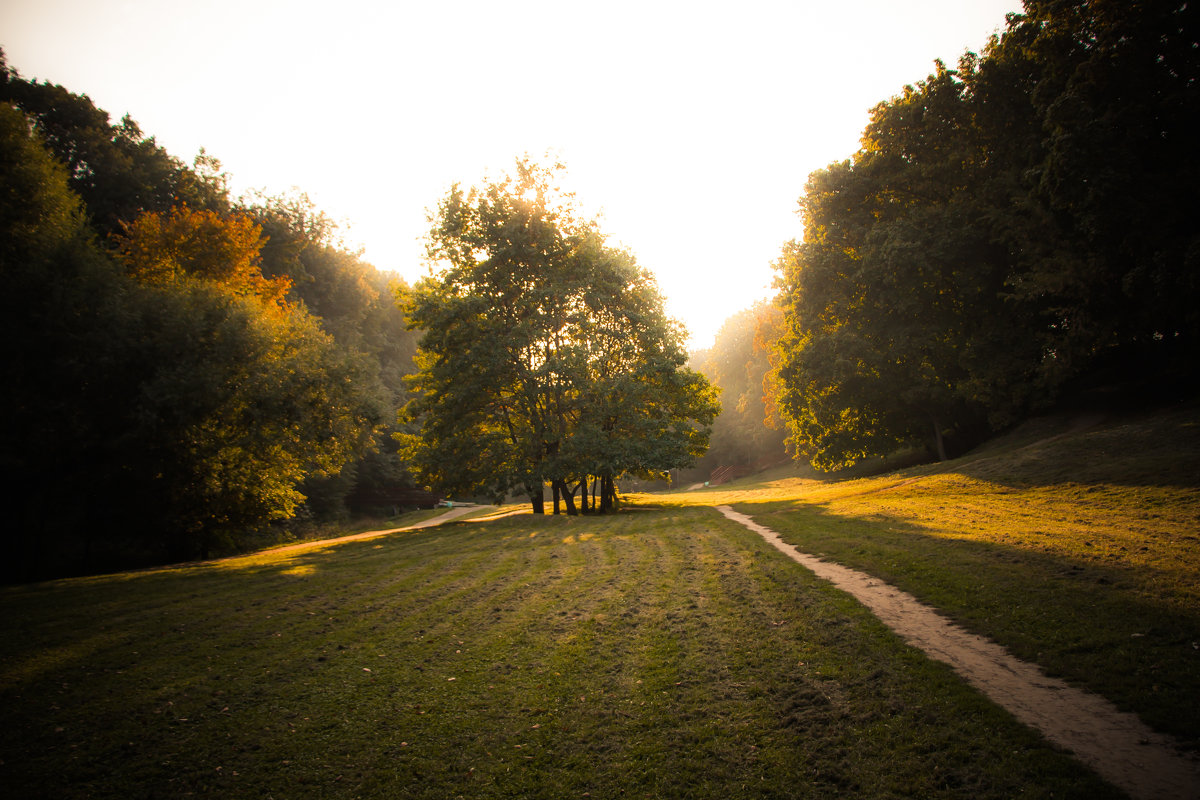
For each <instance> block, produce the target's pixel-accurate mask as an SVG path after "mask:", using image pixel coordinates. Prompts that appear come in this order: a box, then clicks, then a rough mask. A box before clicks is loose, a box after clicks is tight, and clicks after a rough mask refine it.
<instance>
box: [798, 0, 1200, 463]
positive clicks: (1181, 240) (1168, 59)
mask: <svg viewBox="0 0 1200 800" xmlns="http://www.w3.org/2000/svg"><path fill="white" fill-rule="evenodd" d="M1193 13H1194V12H1190V11H1188V10H1187V8H1186V5H1181V6H1178V7H1176V8H1174V9H1169V8H1168V7H1167V5H1162V4H1160V5H1159V6H1157V7H1156V10H1155V12H1153V13H1149V12H1147V13H1143V9H1141V8H1140V6H1138V5H1137V4H1133V5H1130V4H1118V3H1077V2H1047V3H1030V4H1029V5H1028V15H1027V16H1014V17H1012V18H1010V22H1009V29H1008V31H1007V32H1006V34H1005V35H1004V36H1003V37H1000V38H997V39H995V40H993V42H992V43H991V44H990V45H989V47H988V48H987V49H986V50H985V52H984V54H983V56H982V57H977V56H975V55H974V54H970V53H968V54H967V55H965V56H964V57H963V58H962V59H961V60H960V63H959V65H958V69H957V70H951V69H947V68H946V67H945V66H944V65H942V64H940V63H939V64H938V68H937V72H936V73H935V74H933V75H930V76H929V77H928V79H927V80H925V81H922V82H920V83H919V84H917V85H916V86H915V87H913V86H908V87H905V89H904V92H903V94H901V95H900V96H898V97H895V98H892V99H891V100H890V101H888V102H885V103H881V104H879V105H878V106H877V107H876V108H875V109H874V110H873V111H872V115H871V122H870V123H869V125H868V126H867V128H866V130H865V131H864V134H863V139H862V147H861V149H860V150H859V151H858V152H857V153H856V154H855V155H854V157H853V158H852V159H849V160H847V161H845V162H842V163H838V164H833V165H830V167H829V168H828V169H826V170H823V171H819V172H817V173H814V174H813V175H812V176H811V177H810V180H809V183H808V185H807V187H806V194H805V196H804V198H803V199H802V201H801V210H802V214H803V217H804V223H805V236H804V240H803V241H802V242H793V243H790V244H788V245H787V246H786V247H785V250H784V253H783V256H782V258H781V259H780V262H779V269H780V271H781V272H782V285H783V300H784V304H785V308H786V310H787V330H786V333H785V335H784V337H783V338H782V339H781V344H780V350H779V360H778V366H777V372H776V374H777V377H778V380H779V383H780V386H781V387H782V391H781V396H780V406H781V411H782V413H783V414H784V415H785V416H786V417H787V419H788V421H789V426H790V429H791V437H792V438H791V441H792V443H793V445H794V446H795V447H796V448H797V449H798V450H799V451H802V452H804V453H805V454H806V455H807V456H808V457H809V458H810V459H811V460H812V462H813V464H814V465H816V466H818V467H820V468H823V469H831V468H837V467H841V466H845V465H849V464H852V463H854V462H856V461H858V460H860V459H862V458H864V457H867V456H871V455H882V454H886V453H888V452H891V451H893V450H895V449H896V448H898V447H902V446H905V445H911V444H914V443H919V442H921V441H926V442H928V443H929V449H930V451H931V452H935V453H936V454H937V455H938V456H939V457H941V458H945V457H946V455H947V444H946V439H947V437H948V436H950V437H954V438H957V439H960V440H962V441H965V442H970V441H976V440H977V439H978V436H979V435H980V433H981V432H983V431H986V430H987V429H988V428H989V427H990V428H993V429H994V428H997V427H1000V426H1003V425H1006V424H1009V423H1011V422H1012V421H1014V420H1016V419H1019V418H1020V417H1021V416H1022V415H1024V414H1025V413H1027V412H1028V411H1029V410H1030V409H1031V408H1036V407H1039V406H1040V405H1042V404H1045V403H1047V402H1049V401H1050V400H1051V399H1053V397H1054V396H1055V394H1056V393H1057V392H1058V391H1059V389H1060V388H1061V387H1062V386H1063V384H1064V382H1066V381H1067V380H1069V379H1071V378H1072V377H1074V376H1077V375H1079V374H1081V373H1083V372H1085V371H1086V370H1089V369H1092V368H1095V367H1096V366H1097V365H1098V364H1101V363H1103V361H1104V360H1105V359H1108V358H1111V357H1112V355H1113V354H1114V353H1117V354H1125V355H1124V356H1123V357H1125V358H1126V359H1133V360H1136V361H1138V362H1140V364H1141V368H1142V369H1143V370H1144V371H1147V372H1148V371H1149V370H1150V369H1153V367H1151V366H1150V365H1151V364H1155V363H1161V362H1163V361H1168V362H1169V361H1174V362H1175V363H1176V364H1187V363H1189V358H1188V354H1190V353H1193V352H1194V350H1195V347H1196V341H1195V331H1196V330H1198V329H1200V328H1197V325H1196V322H1197V320H1196V317H1195V313H1196V312H1195V309H1196V307H1197V300H1198V299H1200V297H1198V292H1197V289H1198V288H1200V285H1198V284H1197V283H1196V279H1195V275H1196V274H1197V272H1196V269H1194V266H1193V264H1192V262H1193V261H1194V256H1195V253H1196V252H1200V245H1198V244H1197V243H1198V241H1200V240H1198V239H1197V238H1196V236H1197V234H1196V233H1195V230H1194V226H1193V225H1192V224H1191V221H1190V219H1188V214H1187V212H1186V211H1183V210H1182V209H1187V208H1190V207H1192V206H1194V205H1196V202H1197V201H1200V198H1198V197H1197V195H1196V193H1197V191H1198V190H1197V181H1196V174H1195V172H1196V157H1195V154H1194V148H1192V147H1191V146H1190V144H1184V142H1190V138H1191V135H1190V131H1191V130H1192V128H1193V127H1194V121H1195V114H1196V109H1197V107H1200V103H1197V99H1198V98H1196V96H1195V92H1196V91H1198V88H1197V84H1196V82H1195V81H1194V80H1192V79H1190V77H1189V76H1192V75H1194V73H1195V67H1196V59H1197V56H1196V53H1195V48H1194V47H1192V44H1191V38H1189V36H1190V34H1188V33H1185V31H1186V30H1187V25H1186V20H1185V19H1184V17H1187V16H1189V15H1191V14H1193ZM1134 87H1137V88H1136V89H1135V88H1134ZM1188 198H1191V200H1190V201H1189V200H1188ZM1192 363H1194V360H1192ZM1193 372H1194V370H1193Z"/></svg>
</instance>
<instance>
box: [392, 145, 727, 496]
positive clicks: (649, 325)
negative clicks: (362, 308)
mask: <svg viewBox="0 0 1200 800" xmlns="http://www.w3.org/2000/svg"><path fill="white" fill-rule="evenodd" d="M561 175H562V170H561V168H560V167H547V166H543V165H539V164H536V163H533V162H530V161H529V160H527V159H526V160H522V161H519V162H518V163H517V165H516V169H515V172H514V173H513V174H511V175H508V176H505V177H503V178H501V179H499V180H496V181H492V182H488V183H486V184H485V185H483V186H481V187H478V188H474V189H471V190H469V191H464V190H463V189H461V188H460V187H457V186H456V187H455V188H454V189H452V190H451V191H450V192H449V194H448V195H447V196H446V197H445V198H444V199H443V200H442V202H441V204H440V205H439V207H438V210H437V213H436V215H435V218H434V220H433V227H432V230H431V231H430V234H429V239H428V247H429V255H430V259H431V261H432V262H433V263H434V264H436V265H438V266H439V267H440V271H438V272H437V273H434V274H431V275H430V276H429V277H427V278H425V279H424V280H422V281H421V282H420V283H419V284H417V285H416V286H415V287H414V288H413V290H412V291H411V292H409V293H407V294H405V296H404V303H405V309H406V312H407V315H408V318H409V324H410V325H413V326H416V327H419V328H420V329H422V330H423V331H424V337H423V338H422V340H421V349H420V352H419V354H418V365H419V367H420V370H419V372H418V373H417V374H416V375H415V376H414V377H413V379H412V381H411V383H412V388H413V393H414V396H413V399H412V401H411V402H410V403H409V405H408V406H407V408H406V414H407V417H408V418H409V419H410V420H412V421H413V423H414V424H415V425H416V426H417V429H416V431H414V432H413V433H412V434H410V435H407V436H405V437H402V438H403V440H404V442H405V448H406V452H407V453H408V454H409V457H410V458H411V461H412V463H413V467H414V469H415V470H416V471H417V473H418V475H419V476H420V477H421V479H422V480H424V481H426V482H428V483H429V484H431V485H434V486H437V487H439V488H442V489H443V490H445V491H450V492H457V493H461V494H486V495H489V496H493V497H501V496H503V495H505V494H507V493H509V492H513V491H520V492H524V493H527V494H528V495H529V496H530V497H531V499H532V502H533V505H534V509H535V511H538V512H540V511H541V510H542V492H543V489H542V487H543V484H544V483H546V482H548V483H550V484H551V485H552V487H553V488H554V491H555V496H556V498H557V497H559V496H562V497H563V498H564V499H565V500H566V501H567V510H568V513H573V511H574V502H573V495H574V492H575V489H574V487H575V486H576V485H583V486H586V480H587V478H588V477H595V478H598V479H599V481H600V484H601V487H602V489H601V491H600V495H601V497H600V503H599V510H608V509H609V508H610V507H611V506H612V503H613V501H614V499H615V484H614V480H615V479H616V478H617V477H619V476H621V475H622V474H625V473H634V474H639V475H657V474H662V473H664V472H666V471H668V470H670V469H673V468H676V467H681V466H686V465H687V464H688V463H690V462H691V460H693V459H694V458H695V457H696V456H698V455H700V454H702V453H703V452H704V449H705V448H706V447H707V443H708V435H709V426H710V425H711V423H712V420H713V417H714V416H715V413H716V411H717V405H716V402H715V397H714V392H713V390H712V389H711V387H710V386H709V385H708V382H707V381H706V380H704V378H703V377H702V376H700V375H698V374H697V373H695V372H692V371H691V370H688V369H686V368H685V367H684V363H685V360H686V359H685V355H684V351H683V347H682V342H683V338H684V333H683V331H682V329H681V327H680V326H679V325H678V324H677V323H676V322H674V321H673V320H671V319H669V318H667V317H666V315H665V314H664V312H663V309H662V298H661V296H660V294H659V292H658V289H657V286H656V285H655V282H654V280H653V278H652V276H651V275H650V274H649V273H648V272H647V271H646V270H644V269H642V268H640V267H638V265H637V263H636V261H635V260H634V258H633V257H632V256H631V255H630V254H629V253H628V252H625V251H622V250H618V249H615V248H613V247H610V246H609V245H607V244H606V242H605V240H604V237H603V236H602V234H601V233H600V232H599V230H598V228H597V226H596V225H595V224H594V223H593V222H590V221H587V220H584V219H582V218H581V217H580V216H579V215H578V214H577V212H576V211H575V209H574V208H573V206H572V203H571V198H570V197H569V195H565V194H564V193H563V192H562V191H561V190H560V189H559V188H558V186H557V181H558V180H559V179H560V177H561ZM585 497H586V495H585Z"/></svg>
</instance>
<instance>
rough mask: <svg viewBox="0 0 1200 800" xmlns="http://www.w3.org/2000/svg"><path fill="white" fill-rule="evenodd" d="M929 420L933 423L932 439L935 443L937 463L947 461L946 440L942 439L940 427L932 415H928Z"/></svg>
mask: <svg viewBox="0 0 1200 800" xmlns="http://www.w3.org/2000/svg"><path fill="white" fill-rule="evenodd" d="M929 420H930V421H931V422H932V423H933V439H934V441H935V442H937V455H938V461H947V460H948V459H947V457H946V440H945V439H943V438H942V426H941V425H940V424H939V423H938V420H937V417H935V416H934V415H933V414H932V413H931V414H930V415H929Z"/></svg>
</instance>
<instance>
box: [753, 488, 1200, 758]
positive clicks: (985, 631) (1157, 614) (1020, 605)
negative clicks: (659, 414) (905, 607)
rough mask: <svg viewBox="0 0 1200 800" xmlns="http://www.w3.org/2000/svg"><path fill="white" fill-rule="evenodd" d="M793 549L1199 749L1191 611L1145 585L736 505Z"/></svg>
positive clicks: (852, 520)
mask: <svg viewBox="0 0 1200 800" xmlns="http://www.w3.org/2000/svg"><path fill="white" fill-rule="evenodd" d="M735 508H737V510H738V511H741V512H742V513H745V514H749V515H750V516H752V517H754V519H755V520H756V521H758V522H760V523H761V524H764V525H766V526H768V527H770V528H772V529H773V530H775V531H776V532H777V533H779V534H780V536H781V537H782V538H783V539H784V540H785V541H787V542H788V543H789V544H792V545H794V546H795V547H797V548H798V549H799V550H801V551H803V552H806V553H810V554H812V555H816V556H818V557H822V558H825V559H827V560H830V561H835V562H837V563H840V564H843V565H845V566H848V567H851V568H854V569H857V570H860V571H862V572H866V573H868V574H870V575H873V576H875V577H877V578H880V579H881V580H884V581H887V582H888V583H890V584H892V585H894V586H897V587H899V588H901V589H903V590H905V591H907V592H909V593H910V594H912V595H914V596H916V597H917V598H918V599H919V600H921V601H922V602H924V603H926V604H928V605H930V606H932V607H934V608H936V609H938V610H939V611H940V612H942V613H943V614H944V615H946V616H948V617H950V618H952V619H953V620H955V621H956V622H959V623H960V624H962V625H963V626H964V627H966V628H967V629H969V630H972V631H974V632H976V633H979V634H981V635H984V636H987V637H988V638H990V639H992V640H994V641H996V642H998V643H1000V644H1002V645H1003V646H1005V647H1006V648H1007V649H1008V650H1009V651H1010V652H1012V653H1013V654H1014V655H1016V656H1017V657H1018V658H1021V659H1023V660H1027V661H1031V662H1033V663H1036V664H1038V665H1040V666H1041V667H1042V668H1043V669H1044V670H1046V672H1047V673H1049V674H1051V675H1054V676H1056V677H1061V678H1063V679H1064V680H1067V681H1069V682H1071V683H1073V684H1076V685H1078V686H1080V687H1082V688H1085V689H1088V690H1090V691H1093V692H1095V693H1097V694H1100V695H1102V696H1104V697H1107V698H1108V699H1110V700H1111V701H1113V702H1114V703H1115V704H1116V705H1117V706H1118V707H1119V708H1121V709H1122V710H1125V711H1132V712H1135V713H1137V714H1139V715H1140V716H1141V717H1142V719H1143V720H1144V721H1145V722H1146V723H1147V724H1148V725H1150V726H1151V727H1153V728H1155V729H1157V730H1160V731H1162V732H1164V733H1169V734H1171V735H1173V736H1175V737H1177V738H1179V739H1181V740H1183V741H1185V742H1186V743H1187V744H1188V745H1189V746H1191V747H1193V748H1196V747H1200V692H1197V691H1196V688H1197V687H1198V686H1200V649H1198V648H1200V609H1180V608H1178V607H1176V606H1169V605H1167V604H1166V603H1164V602H1156V601H1154V600H1152V599H1150V598H1147V597H1146V596H1145V595H1144V594H1141V593H1139V591H1138V587H1139V585H1143V584H1144V580H1145V576H1143V575H1138V574H1137V573H1136V572H1135V571H1134V570H1133V569H1130V568H1122V567H1116V566H1104V565H1097V564H1096V563H1094V562H1090V561H1083V560H1079V559H1073V558H1070V557H1069V556H1064V555H1061V554H1048V553H1043V552H1037V551H1031V550H1028V549H1025V548H1021V547H1014V546H1008V545H1004V544H998V543H992V542H980V541H970V540H958V539H947V538H944V537H941V536H937V535H935V534H933V533H931V532H930V531H928V530H926V529H924V528H922V527H921V526H920V525H916V524H912V523H909V522H904V521H900V520H894V519H887V518H881V517H878V516H873V517H870V518H867V517H850V516H845V515H843V514H835V513H832V512H831V511H830V509H829V507H828V506H827V505H825V504H820V503H795V502H762V503H753V502H745V503H737V504H735Z"/></svg>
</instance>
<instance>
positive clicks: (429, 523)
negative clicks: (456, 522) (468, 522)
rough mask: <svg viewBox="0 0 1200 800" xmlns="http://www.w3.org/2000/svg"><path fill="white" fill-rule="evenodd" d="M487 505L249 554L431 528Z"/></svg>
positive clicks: (271, 552)
mask: <svg viewBox="0 0 1200 800" xmlns="http://www.w3.org/2000/svg"><path fill="white" fill-rule="evenodd" d="M488 507H489V506H456V507H454V508H452V509H450V510H449V511H447V512H446V513H445V514H439V515H438V516H436V517H431V518H430V519H427V520H422V521H421V522H415V523H413V524H412V525H405V526H404V527H402V528H388V529H387V530H382V531H363V532H362V533H351V534H349V535H347V536H339V537H337V538H336V539H314V540H312V541H310V542H299V543H297V544H288V545H284V546H283V547H273V548H271V549H270V550H260V551H258V552H257V553H251V554H250V555H251V556H265V555H276V554H278V553H290V552H293V551H296V550H308V549H310V548H315V547H325V546H326V545H331V544H341V543H342V542H357V541H361V540H363V539H374V538H376V537H377V536H387V535H388V534H389V533H399V532H400V531H415V530H417V529H419V528H432V527H433V526H435V525H441V524H442V523H443V522H449V521H450V520H452V519H457V518H458V517H461V516H463V515H464V514H470V513H471V512H473V511H479V510H480V509H481V508H488ZM246 557H247V556H244V555H242V556H231V558H235V559H237V558H246Z"/></svg>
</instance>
